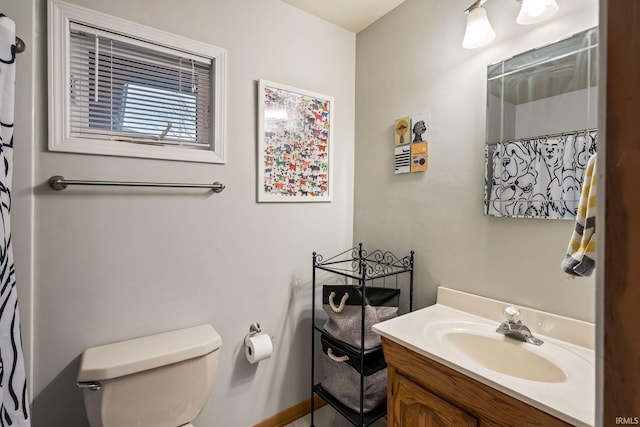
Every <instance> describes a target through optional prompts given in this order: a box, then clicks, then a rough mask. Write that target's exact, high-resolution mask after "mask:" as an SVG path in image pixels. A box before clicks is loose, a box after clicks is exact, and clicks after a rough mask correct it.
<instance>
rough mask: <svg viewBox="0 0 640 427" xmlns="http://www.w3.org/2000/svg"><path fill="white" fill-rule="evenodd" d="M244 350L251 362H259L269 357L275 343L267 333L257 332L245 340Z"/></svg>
mask: <svg viewBox="0 0 640 427" xmlns="http://www.w3.org/2000/svg"><path fill="white" fill-rule="evenodd" d="M244 346H245V348H244V352H245V355H246V356H247V360H248V361H249V363H258V362H259V361H261V360H264V359H268V358H270V357H271V354H272V353H273V343H272V342H271V337H270V336H269V335H267V334H257V335H253V336H248V337H247V338H246V339H245V340H244Z"/></svg>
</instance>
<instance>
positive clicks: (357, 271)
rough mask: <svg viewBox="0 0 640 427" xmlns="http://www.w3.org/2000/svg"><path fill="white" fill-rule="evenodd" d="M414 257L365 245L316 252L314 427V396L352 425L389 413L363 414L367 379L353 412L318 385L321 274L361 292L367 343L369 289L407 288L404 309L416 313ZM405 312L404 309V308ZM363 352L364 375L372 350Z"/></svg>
mask: <svg viewBox="0 0 640 427" xmlns="http://www.w3.org/2000/svg"><path fill="white" fill-rule="evenodd" d="M413 256H414V252H413V251H411V252H410V253H409V255H407V256H405V257H402V258H399V257H397V256H396V255H394V254H393V253H392V252H389V251H382V250H379V249H377V250H374V251H373V252H367V251H366V250H364V249H363V245H362V243H360V244H358V246H355V247H353V248H351V249H348V250H346V251H344V252H342V253H340V254H338V255H335V256H333V257H331V258H328V259H325V258H324V257H323V256H322V255H320V254H318V253H316V252H314V253H313V275H312V284H313V289H312V303H311V304H312V310H311V324H312V331H311V427H315V424H314V412H315V404H314V403H315V402H314V397H315V395H318V396H320V397H321V398H322V399H323V400H325V401H326V402H327V403H328V404H329V405H331V406H332V407H333V408H334V409H335V410H336V411H337V412H338V413H339V414H341V415H342V416H343V417H345V418H346V419H347V420H348V421H349V422H350V423H351V424H353V425H354V426H356V427H365V426H369V425H371V424H373V423H374V422H376V421H377V420H379V419H380V418H382V417H384V416H385V415H386V413H387V406H386V403H384V404H381V405H380V406H378V407H377V408H375V409H373V410H372V411H368V412H364V410H363V409H364V376H363V375H362V374H361V375H360V411H359V412H357V411H353V410H352V409H350V408H348V407H347V406H345V405H344V404H343V403H342V402H340V401H339V400H338V399H336V398H335V397H334V396H332V395H331V394H330V393H328V392H327V391H326V390H325V389H324V388H323V387H322V384H320V383H316V378H315V366H316V360H315V346H316V332H318V333H323V332H324V328H323V327H322V325H317V324H316V289H317V287H318V286H322V285H321V284H318V282H317V279H318V277H317V273H318V271H319V270H320V271H324V272H328V273H334V274H336V275H338V276H341V277H344V278H346V279H347V280H350V284H351V285H352V286H357V287H359V289H361V290H362V295H363V298H362V315H361V319H362V322H361V334H362V335H361V336H362V337H363V340H362V342H364V334H365V300H366V291H367V287H371V286H382V287H392V286H393V287H396V288H399V287H400V288H404V287H408V297H405V298H404V300H405V301H406V300H408V304H406V306H405V307H404V309H405V310H408V311H413ZM401 310H402V307H401ZM359 351H360V372H364V360H365V358H364V354H365V353H366V352H369V351H371V350H365V349H364V346H361V347H360V348H359Z"/></svg>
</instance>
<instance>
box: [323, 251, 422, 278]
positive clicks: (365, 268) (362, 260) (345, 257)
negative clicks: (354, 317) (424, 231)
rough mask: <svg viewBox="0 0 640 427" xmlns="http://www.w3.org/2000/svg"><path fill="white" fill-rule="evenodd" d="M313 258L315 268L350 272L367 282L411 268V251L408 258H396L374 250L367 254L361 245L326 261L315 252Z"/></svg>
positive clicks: (387, 252)
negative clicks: (320, 267)
mask: <svg viewBox="0 0 640 427" xmlns="http://www.w3.org/2000/svg"><path fill="white" fill-rule="evenodd" d="M313 256H314V262H315V265H316V266H322V267H324V268H325V269H328V270H333V271H336V272H338V271H339V272H350V273H352V274H353V275H356V276H358V277H362V278H366V279H367V280H369V279H374V278H377V277H381V276H386V275H390V274H393V273H396V272H402V271H408V270H411V269H412V268H413V262H412V259H413V251H411V255H409V256H406V257H403V258H398V257H397V256H396V255H395V254H394V253H393V252H391V251H382V250H380V249H376V250H374V251H373V252H367V251H366V250H364V249H363V248H362V244H359V245H358V246H355V247H353V248H350V249H347V250H346V251H344V252H342V253H340V254H338V255H335V256H333V257H331V258H328V259H326V260H325V259H324V258H323V257H322V255H320V254H317V253H315V252H314V253H313Z"/></svg>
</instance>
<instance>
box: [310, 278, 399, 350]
mask: <svg viewBox="0 0 640 427" xmlns="http://www.w3.org/2000/svg"><path fill="white" fill-rule="evenodd" d="M362 294H363V292H362V288H361V287H360V286H354V285H323V286H322V308H323V309H324V311H325V312H326V313H327V314H328V316H329V318H328V319H327V321H326V323H325V324H324V330H325V331H327V332H328V333H329V334H330V335H331V336H333V337H334V338H337V339H339V340H340V341H344V342H346V343H347V344H349V345H352V346H354V347H357V348H360V347H361V346H363V347H364V348H365V349H372V348H375V347H379V346H380V345H381V341H380V336H379V335H378V334H376V333H375V332H373V331H372V330H371V327H372V326H373V325H375V324H376V323H379V322H383V321H385V320H389V319H391V318H393V317H396V316H397V315H398V303H399V301H400V289H393V288H379V287H374V286H366V287H365V298H364V302H365V307H364V337H363V336H362V320H361V319H362V299H363V295H362ZM363 341H364V343H363Z"/></svg>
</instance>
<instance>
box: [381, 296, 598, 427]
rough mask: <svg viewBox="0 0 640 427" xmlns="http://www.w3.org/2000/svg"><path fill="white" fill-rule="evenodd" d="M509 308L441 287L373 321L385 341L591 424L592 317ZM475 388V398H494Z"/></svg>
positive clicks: (550, 410) (571, 420) (574, 421)
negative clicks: (432, 300)
mask: <svg viewBox="0 0 640 427" xmlns="http://www.w3.org/2000/svg"><path fill="white" fill-rule="evenodd" d="M508 308H510V304H509V303H508V302H506V301H499V300H494V299H490V298H486V297H482V296H478V295H473V294H468V293H465V292H461V291H456V290H453V289H448V288H444V287H439V288H438V298H437V303H436V304H435V305H432V306H429V307H425V308H423V309H420V310H417V311H414V312H411V313H407V314H405V315H402V316H398V317H396V318H394V319H391V320H387V321H385V322H382V323H378V324H375V325H373V328H372V329H373V331H375V332H377V333H378V334H380V335H381V336H382V337H383V338H384V340H383V343H384V342H385V340H387V341H391V342H393V343H394V344H398V345H400V346H401V347H402V348H405V349H407V350H409V351H413V352H415V353H417V355H419V356H424V357H425V358H427V359H428V360H431V361H433V362H435V363H438V364H440V365H442V366H443V367H446V368H449V369H452V370H453V371H454V372H456V373H459V374H462V375H464V376H465V378H468V379H469V380H472V381H476V382H478V383H480V384H482V385H484V386H488V387H490V388H491V389H493V390H497V391H498V392H501V393H504V394H506V395H507V396H509V397H512V398H515V399H517V400H519V401H520V402H523V403H525V404H527V405H530V406H531V407H533V408H535V409H539V410H541V411H543V412H545V413H547V414H550V415H552V416H553V417H556V418H558V419H560V420H563V421H565V422H567V423H568V424H570V425H574V426H581V427H582V426H593V425H594V424H595V407H594V402H595V400H596V399H595V351H594V348H595V325H594V324H593V323H588V322H584V321H580V320H577V319H569V318H566V317H563V316H559V315H555V314H552V313H546V312H542V311H539V310H535V309H531V308H522V319H519V318H517V317H518V316H519V313H515V314H518V316H514V313H513V312H512V311H510V310H507V309H508ZM507 315H508V316H507ZM497 330H498V331H499V332H498V331H497ZM409 372H411V371H410V370H409ZM430 378H431V377H430ZM446 378H449V376H444V377H442V378H440V380H444V381H445V383H446V381H447V380H446ZM425 381H426V379H425ZM434 381H435V380H434ZM458 384H459V383H458V382H455V384H454V387H453V388H454V389H455V390H457V389H456V387H455V386H456V385H458ZM434 387H435V388H434V389H438V386H434ZM456 393H457V391H456ZM472 394H473V396H475V397H472V398H471V401H472V402H473V401H474V399H480V400H481V401H482V402H493V401H494V400H493V399H491V398H486V397H485V398H480V397H477V395H476V394H474V393H472ZM498 400H500V399H498ZM489 412H491V411H489ZM493 412H495V411H493ZM493 412H492V413H493ZM494 421H495V420H494ZM523 425H524V424H523ZM537 425H547V424H544V423H542V424H540V423H538V424H537ZM552 425H554V424H552Z"/></svg>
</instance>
